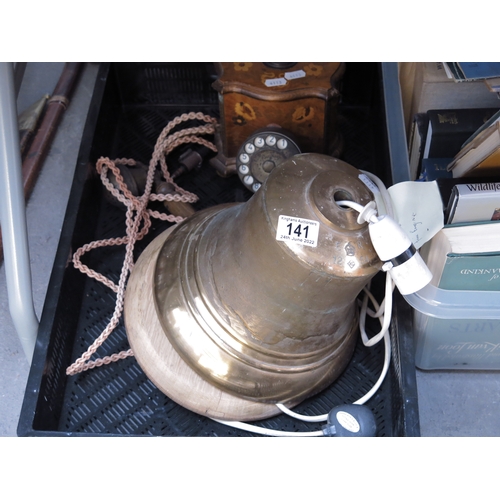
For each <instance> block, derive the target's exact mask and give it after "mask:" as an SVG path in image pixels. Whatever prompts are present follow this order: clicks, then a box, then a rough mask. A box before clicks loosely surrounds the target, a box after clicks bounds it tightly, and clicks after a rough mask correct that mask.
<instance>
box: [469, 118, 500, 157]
mask: <svg viewBox="0 0 500 500" xmlns="http://www.w3.org/2000/svg"><path fill="white" fill-rule="evenodd" d="M498 121H500V109H499V110H498V111H497V112H496V113H493V115H491V118H490V119H489V120H486V121H485V122H484V124H483V125H481V126H480V127H479V128H478V129H477V130H476V131H475V132H474V133H473V134H472V135H471V136H470V137H469V138H468V139H467V140H466V141H465V142H464V143H463V144H462V147H461V148H460V149H462V148H465V147H466V146H467V145H468V144H469V143H470V142H472V141H473V140H474V139H475V138H476V137H477V136H478V135H479V134H480V133H481V132H482V131H483V130H485V129H487V128H488V127H491V126H492V125H494V124H495V123H496V122H498Z"/></svg>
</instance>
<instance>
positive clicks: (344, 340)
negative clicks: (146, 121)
mask: <svg viewBox="0 0 500 500" xmlns="http://www.w3.org/2000/svg"><path fill="white" fill-rule="evenodd" d="M359 174H360V172H359V171H358V170H357V169H356V168H354V167H352V166H351V165H348V164H347V163H345V162H343V161H341V160H338V159H335V158H332V157H330V156H326V155H321V154H315V153H308V154H300V155H296V156H293V157H291V158H289V159H287V160H285V161H284V162H283V163H281V164H280V165H279V166H278V167H276V168H275V169H274V170H273V171H272V172H271V174H270V175H269V177H268V178H267V180H266V181H265V183H264V184H263V185H262V187H261V188H260V189H259V190H258V191H257V193H255V194H254V195H253V196H252V198H251V199H250V200H249V201H248V202H246V203H234V204H226V205H219V206H216V207H212V208H209V209H205V210H202V211H200V212H198V213H196V214H194V215H193V216H191V217H190V218H188V219H186V220H185V221H183V222H182V223H180V224H178V225H176V226H174V227H172V228H169V229H168V230H167V231H165V232H164V233H163V234H161V235H160V236H158V237H157V238H156V239H155V240H153V242H152V243H151V244H150V245H149V246H148V247H147V248H146V249H145V251H144V252H143V253H142V254H141V256H140V258H139V259H138V261H137V263H136V265H135V266H134V269H133V271H132V273H131V276H130V279H129V283H128V286H127V292H126V297H125V326H126V330H127V335H128V338H129V342H130V345H131V347H132V349H133V351H134V354H135V357H136V359H137V361H138V363H139V364H140V366H141V367H142V369H143V370H144V371H145V373H146V374H147V375H148V377H149V378H150V380H152V382H153V383H154V384H155V385H156V386H157V387H158V388H159V389H160V390H161V391H163V392H164V393H165V394H167V395H168V396H169V397H170V398H171V399H173V400H174V401H176V402H177V403H179V404H180V405H182V406H184V407H186V408H188V409H190V410H192V411H194V412H197V413H199V414H202V415H207V416H210V417H213V418H218V419H226V420H257V419H261V418H266V417H270V416H273V415H275V414H277V413H279V410H278V409H277V407H276V406H275V403H285V404H287V405H288V406H293V405H295V404H297V403H299V402H300V401H303V400H304V399H305V398H307V397H309V396H311V395H313V394H315V393H317V392H319V391H321V390H322V389H324V388H326V387H327V386H328V385H330V384H331V383H332V382H333V381H334V380H335V379H336V378H337V377H338V376H339V375H340V374H341V372H342V371H343V370H344V369H345V368H346V366H347V365H348V363H349V361H350V359H351V357H352V353H353V350H354V346H355V344H356V339H357V335H358V317H357V306H356V297H357V295H358V293H359V292H360V291H361V290H362V288H363V287H364V286H365V285H366V284H367V282H368V281H369V280H370V279H371V278H372V277H373V276H374V275H375V274H376V273H377V272H378V271H379V270H380V269H381V266H382V263H381V262H380V260H379V259H378V257H377V255H376V253H375V251H374V249H373V246H372V244H371V241H370V237H369V233H368V225H367V224H366V223H363V224H359V223H358V222H357V216H358V214H357V212H355V211H354V210H352V209H350V208H345V207H342V206H340V205H339V204H337V201H340V200H346V199H347V200H352V201H355V202H356V203H358V204H360V205H363V206H364V205H366V204H367V203H368V202H370V201H371V200H373V194H372V193H371V191H370V190H369V189H368V188H367V187H366V185H365V184H364V183H363V182H362V181H361V180H360V178H359Z"/></svg>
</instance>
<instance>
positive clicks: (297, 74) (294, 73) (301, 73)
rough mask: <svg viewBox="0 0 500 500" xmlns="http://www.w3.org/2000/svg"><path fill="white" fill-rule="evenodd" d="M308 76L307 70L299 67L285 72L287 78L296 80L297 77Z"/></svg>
mask: <svg viewBox="0 0 500 500" xmlns="http://www.w3.org/2000/svg"><path fill="white" fill-rule="evenodd" d="M305 76H306V72H305V71H304V70H303V69H298V70H296V71H287V72H286V73H285V78H286V79H287V80H295V79H297V78H304V77H305Z"/></svg>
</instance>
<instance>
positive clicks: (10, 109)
mask: <svg viewBox="0 0 500 500" xmlns="http://www.w3.org/2000/svg"><path fill="white" fill-rule="evenodd" d="M0 224H1V228H2V237H3V244H4V263H5V275H6V279H7V292H8V299H9V310H10V314H11V316H12V320H13V322H14V326H15V328H16V330H17V334H18V335H19V339H20V341H21V344H22V346H23V350H24V353H25V355H26V358H27V359H28V362H29V363H30V364H31V360H32V358H33V351H34V348H35V342H36V336H37V333H38V319H37V317H36V314H35V308H34V305H33V290H32V283H31V266H30V258H29V248H28V231H27V225H26V209H25V200H24V191H23V181H22V173H21V153H20V149H19V131H18V125H17V105H16V98H15V87H14V68H13V64H12V63H3V62H2V63H0Z"/></svg>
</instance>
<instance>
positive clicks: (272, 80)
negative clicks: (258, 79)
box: [265, 78, 287, 87]
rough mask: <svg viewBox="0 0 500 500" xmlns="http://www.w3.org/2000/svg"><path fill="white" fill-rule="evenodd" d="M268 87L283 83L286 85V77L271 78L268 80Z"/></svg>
mask: <svg viewBox="0 0 500 500" xmlns="http://www.w3.org/2000/svg"><path fill="white" fill-rule="evenodd" d="M265 83H266V87H279V86H281V85H286V84H287V81H286V78H270V79H268V80H266V82H265Z"/></svg>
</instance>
